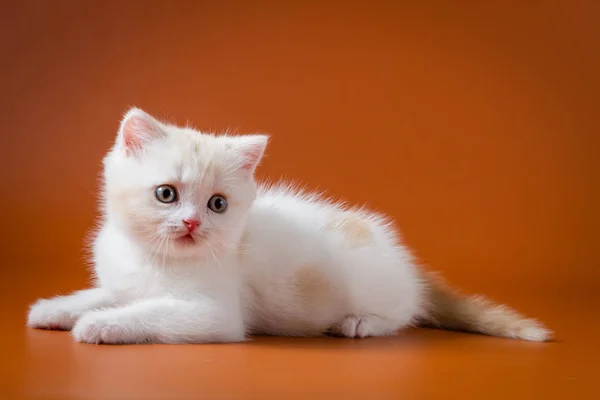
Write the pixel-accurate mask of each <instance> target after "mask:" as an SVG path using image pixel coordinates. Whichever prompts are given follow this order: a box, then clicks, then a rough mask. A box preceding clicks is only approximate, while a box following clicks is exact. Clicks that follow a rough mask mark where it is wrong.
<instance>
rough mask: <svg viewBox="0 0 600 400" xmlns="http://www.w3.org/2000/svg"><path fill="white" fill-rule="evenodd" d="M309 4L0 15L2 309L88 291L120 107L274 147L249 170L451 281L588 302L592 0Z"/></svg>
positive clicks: (592, 260) (595, 34) (28, 8)
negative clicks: (392, 236)
mask: <svg viewBox="0 0 600 400" xmlns="http://www.w3.org/2000/svg"><path fill="white" fill-rule="evenodd" d="M320 3H321V2H271V3H266V2H245V1H238V2H229V1H220V2H215V1H212V2H202V1H198V2H192V1H178V2H171V3H170V4H169V5H167V2H166V1H144V2H142V1H127V2H117V1H94V2H92V1H90V2H87V3H86V2H75V1H12V2H4V4H3V6H2V12H1V13H0V15H1V17H0V18H1V19H2V23H1V24H0V41H1V42H0V43H1V51H2V59H1V60H2V61H1V63H0V77H1V78H0V79H1V91H0V93H1V96H0V102H1V109H2V111H3V114H2V115H3V118H2V135H1V139H0V140H1V143H0V149H2V161H1V162H2V168H1V172H0V173H1V174H2V182H3V184H4V186H3V192H2V196H0V202H1V203H0V207H1V209H2V221H3V229H2V230H1V231H0V232H1V233H0V235H2V236H1V238H0V242H1V243H2V253H3V254H2V276H1V280H2V285H3V288H2V296H3V297H4V300H5V301H3V302H2V304H3V307H4V311H7V310H9V309H10V310H11V311H10V312H11V314H14V315H17V314H18V318H19V323H20V324H22V323H23V318H24V310H25V306H26V304H27V303H29V302H31V301H32V300H34V299H35V298H37V297H40V296H50V295H53V294H56V293H58V292H62V293H65V292H68V291H71V290H74V289H78V288H81V287H83V286H85V285H86V284H87V281H88V276H89V275H88V271H87V269H86V268H84V252H83V243H84V237H85V235H86V234H87V232H88V231H89V229H90V228H91V227H92V226H93V223H94V221H95V218H96V195H95V191H96V190H97V188H98V185H97V177H98V174H99V172H100V161H101V158H102V157H103V155H104V153H105V152H106V151H107V150H108V147H109V146H110V144H111V142H112V140H113V138H114V135H115V132H116V129H117V126H118V122H119V119H120V117H121V115H122V114H123V113H124V112H125V110H126V109H127V108H128V107H129V106H132V105H136V106H139V107H141V108H143V109H145V110H146V111H148V112H150V113H152V114H154V115H156V116H158V117H161V118H167V119H169V120H170V121H173V122H177V123H180V124H183V123H185V122H187V121H190V122H192V123H193V124H194V125H195V126H197V127H198V128H200V129H203V130H211V131H224V130H230V131H233V132H240V133H250V132H267V133H269V134H271V135H272V142H271V145H270V147H269V149H268V152H267V153H268V155H267V157H266V158H265V160H264V163H263V165H262V167H261V168H260V170H259V176H260V177H262V178H268V179H278V178H279V177H281V176H283V177H285V178H288V179H294V180H298V181H300V182H303V183H304V184H306V185H307V186H308V187H309V188H316V189H324V190H327V191H328V193H330V194H332V195H334V196H335V197H338V198H343V199H346V200H348V201H350V202H353V203H366V204H368V205H369V206H370V207H372V208H374V209H376V210H379V211H383V212H386V213H388V214H390V215H392V216H393V217H395V218H396V220H397V222H398V225H399V227H400V229H401V230H402V232H403V234H404V237H405V239H406V242H407V243H408V244H409V245H410V246H411V247H412V248H413V249H414V250H415V252H416V254H417V255H418V256H419V257H420V258H421V259H422V260H423V261H424V262H426V263H427V264H428V265H430V266H431V267H433V268H435V269H437V270H440V271H442V272H444V274H445V275H446V276H447V277H449V278H450V279H451V280H452V281H453V282H454V283H455V284H456V285H458V286H460V287H462V288H465V289H468V290H470V291H474V290H481V291H484V292H487V293H489V294H490V295H492V296H495V297H496V298H498V299H500V300H502V301H508V302H510V301H511V299H513V298H517V295H518V294H519V293H521V294H528V293H531V292H535V293H539V296H540V298H541V299H545V298H551V297H557V296H558V297H560V296H563V295H572V294H578V295H580V294H582V293H593V292H594V290H597V289H598V282H599V277H600V269H599V268H598V262H597V259H598V256H597V253H598V250H599V249H600V247H599V232H598V226H600V207H599V204H600V196H599V182H600V179H599V178H600V176H599V175H600V158H599V157H598V155H599V154H598V149H599V145H600V139H599V128H600V119H599V118H598V111H597V109H598V97H597V96H598V93H600V78H599V74H598V71H600V51H599V49H600V42H599V40H600V29H599V28H598V21H599V20H600V6H599V4H600V3H598V2H595V1H587V2H585V1H574V2H567V1H558V2H557V1H529V2H516V1H515V2H513V1H502V2H500V1H498V2H462V3H460V4H459V3H456V2H441V1H439V2H416V1H414V2H396V3H397V4H396V5H392V2H389V4H387V3H384V2H375V1H369V2H366V1H365V2H341V1H340V2H333V1H332V2H322V3H328V5H326V4H320ZM400 3H401V4H400ZM483 3H486V4H483ZM513 303H514V302H513ZM517 305H518V303H517ZM531 310H536V309H531ZM541 314H542V315H549V314H548V313H546V314H544V312H541Z"/></svg>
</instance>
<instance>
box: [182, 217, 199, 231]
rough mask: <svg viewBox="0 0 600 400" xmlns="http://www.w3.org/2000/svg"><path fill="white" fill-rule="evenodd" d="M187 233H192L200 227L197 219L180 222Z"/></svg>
mask: <svg viewBox="0 0 600 400" xmlns="http://www.w3.org/2000/svg"><path fill="white" fill-rule="evenodd" d="M182 221H183V223H184V224H185V226H186V227H187V229H188V231H189V232H194V231H195V230H196V228H197V227H199V226H200V221H198V220H197V219H184V220H182Z"/></svg>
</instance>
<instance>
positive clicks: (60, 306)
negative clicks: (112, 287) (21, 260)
mask: <svg viewBox="0 0 600 400" xmlns="http://www.w3.org/2000/svg"><path fill="white" fill-rule="evenodd" d="M115 300H116V299H115V298H114V297H113V296H112V295H111V293H110V292H109V291H107V290H105V289H102V288H94V289H87V290H80V291H78V292H75V293H73V294H70V295H68V296H57V297H54V298H52V299H40V300H38V301H36V302H35V303H34V304H33V305H32V306H31V307H30V309H29V314H28V316H27V325H28V326H30V327H32V328H41V329H59V330H69V329H71V328H73V325H75V322H77V320H78V319H79V318H80V317H81V316H82V315H83V314H84V313H86V312H88V311H91V310H93V309H96V308H100V307H107V306H110V305H113V304H114V302H115Z"/></svg>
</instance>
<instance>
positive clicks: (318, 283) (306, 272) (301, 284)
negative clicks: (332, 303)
mask: <svg viewBox="0 0 600 400" xmlns="http://www.w3.org/2000/svg"><path fill="white" fill-rule="evenodd" d="M293 280H294V289H295V293H296V295H297V297H298V299H299V301H300V302H301V303H302V304H303V305H304V306H305V307H306V308H308V309H318V308H319V307H323V306H326V305H327V303H328V302H329V299H330V298H331V295H332V287H331V283H330V282H329V279H328V278H327V277H326V276H325V275H324V274H323V272H321V271H320V270H319V268H318V267H316V266H314V265H305V266H302V267H300V268H298V270H297V271H296V273H295V275H294V278H293Z"/></svg>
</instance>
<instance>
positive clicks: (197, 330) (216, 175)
mask: <svg viewBox="0 0 600 400" xmlns="http://www.w3.org/2000/svg"><path fill="white" fill-rule="evenodd" d="M266 145H267V137H266V136H262V135H247V136H213V135H207V134H201V133H199V132H196V131H194V130H192V129H187V128H186V129H184V128H178V127H176V126H172V125H167V124H164V123H162V122H160V121H157V120H156V119H154V118H152V117H151V116H149V115H148V114H146V113H144V112H143V111H141V110H139V109H132V110H130V111H129V112H128V113H127V114H126V115H125V117H124V119H123V121H122V123H121V127H120V129H119V132H118V135H117V140H116V143H115V145H114V147H113V148H112V150H111V151H110V152H109V153H108V155H107V156H106V158H105V160H104V188H103V217H104V218H103V222H102V227H101V229H100V230H99V232H98V234H97V236H96V238H95V241H94V245H93V260H94V264H95V277H96V284H95V287H94V288H93V289H88V290H83V291H79V292H76V293H74V294H71V295H69V296H64V297H56V298H54V299H50V300H40V301H38V302H37V303H35V304H34V305H33V306H32V307H31V310H30V312H29V317H28V325H29V326H31V327H36V328H46V329H66V330H69V329H72V334H73V336H74V337H75V339H76V340H78V341H81V342H87V343H142V342H153V343H202V342H235V341H243V340H245V338H246V335H247V334H272V335H290V336H313V335H320V334H324V333H330V334H333V335H339V336H345V337H351V338H353V337H366V336H383V335H393V334H395V333H396V332H398V331H399V330H400V329H403V328H406V327H408V326H411V325H417V324H422V325H428V326H436V327H442V328H448V329H456V330H465V331H472V332H480V333H485V334H489V335H496V336H504V337H511V338H519V339H526V340H535V341H544V340H547V339H549V338H550V336H551V332H550V331H549V330H547V329H546V328H544V327H543V326H542V325H540V324H538V323H536V322H535V321H534V320H531V319H525V318H523V317H521V316H519V315H518V314H517V313H515V312H514V311H512V310H510V309H508V308H506V307H503V306H495V305H493V304H490V303H488V302H486V301H484V300H482V299H480V298H472V297H463V296H461V295H459V294H456V293H454V292H453V291H452V290H451V289H448V288H445V287H444V285H443V283H442V282H441V281H440V280H439V279H436V278H435V277H434V276H433V275H431V274H430V273H427V272H426V271H424V270H420V269H419V268H417V266H416V265H415V263H414V261H413V259H412V257H411V255H410V253H409V251H408V250H407V249H406V248H405V247H404V246H403V245H402V244H401V243H400V241H399V238H398V237H397V235H396V232H395V230H394V228H393V226H392V224H391V223H390V222H389V221H388V220H386V219H385V218H384V217H382V216H380V215H377V214H374V213H371V212H368V211H365V210H359V209H352V208H345V207H343V206H341V205H339V204H334V203H331V202H327V201H324V200H323V199H320V198H319V197H317V196H316V195H310V194H302V193H299V192H298V191H296V190H293V189H292V188H289V187H283V186H281V187H271V188H269V187H260V188H259V187H257V185H256V183H255V181H254V171H255V168H256V167H257V165H258V163H259V162H260V160H261V158H262V156H263V153H264V150H265V147H266Z"/></svg>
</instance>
